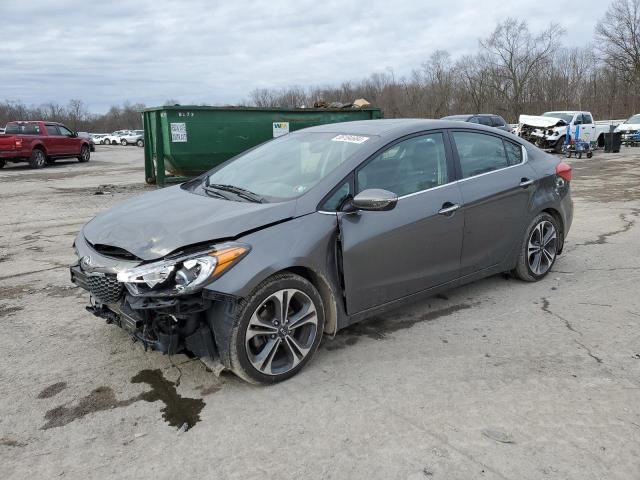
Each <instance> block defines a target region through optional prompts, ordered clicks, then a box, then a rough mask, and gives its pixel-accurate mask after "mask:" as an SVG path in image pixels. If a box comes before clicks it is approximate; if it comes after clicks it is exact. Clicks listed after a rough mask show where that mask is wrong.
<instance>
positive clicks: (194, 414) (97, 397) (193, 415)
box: [42, 370, 213, 430]
mask: <svg viewBox="0 0 640 480" xmlns="http://www.w3.org/2000/svg"><path fill="white" fill-rule="evenodd" d="M131 383H146V384H147V385H149V386H150V387H151V390H149V391H147V392H143V393H141V394H139V395H136V396H135V397H132V398H128V399H126V400H118V399H117V398H116V395H115V393H114V392H113V390H112V389H111V388H110V387H106V386H102V387H98V388H96V389H95V390H93V391H92V392H91V393H89V395H87V396H86V397H83V398H81V399H80V400H79V401H78V403H77V404H76V405H72V406H66V405H60V406H58V407H56V408H54V409H52V410H49V411H48V412H47V413H46V414H45V416H44V418H45V420H47V422H46V423H45V424H44V425H43V426H42V430H48V429H49V428H55V427H63V426H65V425H67V424H69V423H71V422H73V421H74V420H77V419H79V418H82V417H84V416H86V415H89V414H91V413H96V412H101V411H104V410H111V409H114V408H120V407H126V406H128V405H131V404H132V403H135V402H139V401H145V402H156V401H158V400H160V401H161V402H163V403H164V407H162V409H161V410H160V411H161V412H162V418H163V419H164V420H165V421H166V422H167V423H168V424H169V425H171V426H172V427H176V428H180V427H182V425H184V424H187V427H188V428H191V427H193V426H194V425H195V424H196V423H198V422H199V421H200V412H201V411H202V409H203V408H204V405H205V403H204V401H203V400H202V399H199V398H186V397H183V396H182V395H180V394H179V393H178V392H177V390H176V385H175V383H174V382H172V381H170V380H167V379H166V378H164V376H163V375H162V371H160V370H142V371H140V372H139V373H138V374H136V375H135V376H133V377H132V378H131ZM212 393H213V392H212Z"/></svg>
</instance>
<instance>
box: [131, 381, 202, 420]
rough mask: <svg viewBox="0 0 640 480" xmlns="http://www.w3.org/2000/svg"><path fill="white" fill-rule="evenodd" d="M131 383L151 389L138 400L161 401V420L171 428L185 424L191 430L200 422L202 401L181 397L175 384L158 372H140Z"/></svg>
mask: <svg viewBox="0 0 640 480" xmlns="http://www.w3.org/2000/svg"><path fill="white" fill-rule="evenodd" d="M131 383H146V384H147V385H149V386H150V387H151V391H149V392H144V393H142V394H140V400H144V401H146V402H155V401H158V400H160V401H162V402H163V403H164V407H163V408H162V409H161V410H160V411H161V412H162V418H164V420H165V421H166V422H167V423H168V424H169V425H171V426H172V427H177V428H180V427H181V426H182V425H183V424H185V423H186V424H187V426H188V427H189V428H191V427H193V426H194V425H195V424H196V423H198V422H199V421H200V412H201V411H202V408H203V407H204V400H202V399H201V398H186V397H183V396H181V395H180V394H179V393H178V392H177V390H176V386H175V383H174V382H171V381H169V380H167V379H166V378H164V376H163V375H162V372H161V371H160V370H142V371H141V372H140V373H138V374H137V375H135V376H134V377H133V378H132V379H131Z"/></svg>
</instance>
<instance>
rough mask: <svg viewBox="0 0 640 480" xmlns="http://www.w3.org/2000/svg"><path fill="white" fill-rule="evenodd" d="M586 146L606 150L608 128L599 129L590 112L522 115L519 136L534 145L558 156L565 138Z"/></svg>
mask: <svg viewBox="0 0 640 480" xmlns="http://www.w3.org/2000/svg"><path fill="white" fill-rule="evenodd" d="M576 132H579V133H578V135H577V137H578V138H579V139H580V140H584V141H586V142H598V146H600V147H602V146H604V135H605V133H607V132H609V125H596V124H595V123H594V121H593V115H591V112H581V111H558V112H545V113H543V114H542V115H540V116H535V115H520V118H519V119H518V127H517V128H516V134H517V135H519V136H520V137H522V138H524V139H525V140H528V141H530V142H531V143H533V144H534V145H537V146H538V147H540V148H542V149H546V150H550V149H551V150H553V151H554V152H556V153H560V152H562V145H564V142H565V139H566V136H567V135H569V138H571V139H574V140H575V139H576Z"/></svg>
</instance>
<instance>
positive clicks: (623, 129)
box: [614, 113, 640, 140]
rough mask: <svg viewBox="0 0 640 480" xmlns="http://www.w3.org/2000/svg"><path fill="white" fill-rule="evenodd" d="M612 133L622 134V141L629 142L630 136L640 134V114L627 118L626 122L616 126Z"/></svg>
mask: <svg viewBox="0 0 640 480" xmlns="http://www.w3.org/2000/svg"><path fill="white" fill-rule="evenodd" d="M614 131H615V132H620V133H622V139H623V140H630V139H631V137H632V136H634V135H636V134H637V133H640V113H637V114H635V115H633V116H631V117H629V119H628V120H625V121H624V122H622V123H621V124H620V125H618V126H617V127H616V129H615V130H614Z"/></svg>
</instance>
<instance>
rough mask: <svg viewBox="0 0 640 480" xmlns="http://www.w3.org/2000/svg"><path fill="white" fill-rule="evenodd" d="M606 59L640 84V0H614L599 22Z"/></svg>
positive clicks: (631, 80)
mask: <svg viewBox="0 0 640 480" xmlns="http://www.w3.org/2000/svg"><path fill="white" fill-rule="evenodd" d="M595 35H596V39H597V40H599V42H598V46H599V48H600V50H601V52H602V53H603V60H604V61H605V62H606V63H607V65H608V66H609V67H610V68H611V69H613V70H615V71H617V72H618V73H619V74H620V75H621V76H622V78H623V79H624V80H625V81H627V82H628V83H630V84H632V85H633V86H634V87H635V88H638V87H639V86H640V0H614V1H613V2H612V3H611V5H610V6H609V8H608V9H607V13H606V14H605V16H604V18H603V19H602V20H600V21H599V22H598V24H597V25H596V33H595Z"/></svg>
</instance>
